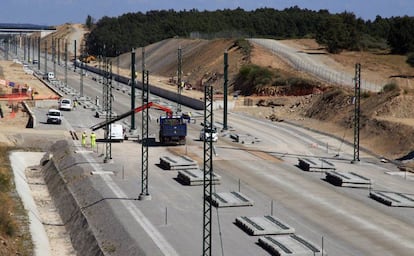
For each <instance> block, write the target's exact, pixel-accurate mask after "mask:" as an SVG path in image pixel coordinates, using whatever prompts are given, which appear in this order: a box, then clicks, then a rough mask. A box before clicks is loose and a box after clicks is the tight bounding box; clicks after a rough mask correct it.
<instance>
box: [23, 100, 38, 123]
mask: <svg viewBox="0 0 414 256" xmlns="http://www.w3.org/2000/svg"><path fill="white" fill-rule="evenodd" d="M22 104H23V107H24V109H25V111H26V113H27V114H28V115H29V120H28V121H27V124H26V128H35V127H36V116H35V115H34V113H33V111H32V109H31V108H30V107H29V105H28V104H27V102H26V101H23V102H22Z"/></svg>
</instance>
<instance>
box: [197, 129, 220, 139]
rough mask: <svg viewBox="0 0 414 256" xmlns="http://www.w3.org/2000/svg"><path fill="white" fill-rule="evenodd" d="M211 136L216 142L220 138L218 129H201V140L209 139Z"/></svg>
mask: <svg viewBox="0 0 414 256" xmlns="http://www.w3.org/2000/svg"><path fill="white" fill-rule="evenodd" d="M210 137H211V140H212V141H213V142H216V141H217V140H218V134H217V129H216V128H213V129H211V130H210V128H203V129H201V131H200V140H201V141H204V140H205V141H208V140H209V139H210Z"/></svg>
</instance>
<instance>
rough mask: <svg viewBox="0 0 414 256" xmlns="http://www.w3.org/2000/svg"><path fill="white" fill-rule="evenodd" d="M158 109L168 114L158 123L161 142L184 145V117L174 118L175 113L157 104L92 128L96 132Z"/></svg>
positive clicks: (185, 131) (185, 132)
mask: <svg viewBox="0 0 414 256" xmlns="http://www.w3.org/2000/svg"><path fill="white" fill-rule="evenodd" d="M151 107H152V108H156V109H159V110H162V111H164V112H166V113H167V115H166V116H160V118H159V120H158V123H159V125H160V131H159V140H160V142H161V143H162V144H179V145H184V144H185V142H186V136H187V121H186V120H185V119H184V118H183V117H182V116H174V115H173V111H172V110H171V109H170V108H168V107H165V106H162V105H159V104H156V103H154V102H148V103H147V104H144V105H142V106H139V107H137V108H135V109H132V110H129V111H128V112H126V113H123V114H121V115H118V116H117V117H115V118H112V119H110V120H109V121H103V122H100V123H98V124H96V125H93V126H92V127H91V130H92V131H96V130H98V129H100V128H103V127H105V126H106V125H109V124H112V123H114V122H116V121H119V120H121V119H123V118H126V117H128V116H130V115H133V114H135V113H138V112H140V111H142V110H144V109H147V108H151Z"/></svg>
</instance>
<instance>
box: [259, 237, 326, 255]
mask: <svg viewBox="0 0 414 256" xmlns="http://www.w3.org/2000/svg"><path fill="white" fill-rule="evenodd" d="M259 244H260V246H262V247H263V248H264V249H265V250H267V251H268V252H269V253H271V255H278V256H285V255H289V256H293V255H297V256H305V255H309V256H311V255H315V256H320V255H326V253H325V252H322V249H321V248H319V247H318V246H316V245H314V244H312V243H311V242H309V241H307V240H305V239H304V238H303V237H301V236H298V235H295V234H290V235H281V236H263V237H260V238H259Z"/></svg>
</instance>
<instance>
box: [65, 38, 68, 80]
mask: <svg viewBox="0 0 414 256" xmlns="http://www.w3.org/2000/svg"><path fill="white" fill-rule="evenodd" d="M65 87H68V41H67V40H65Z"/></svg>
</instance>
